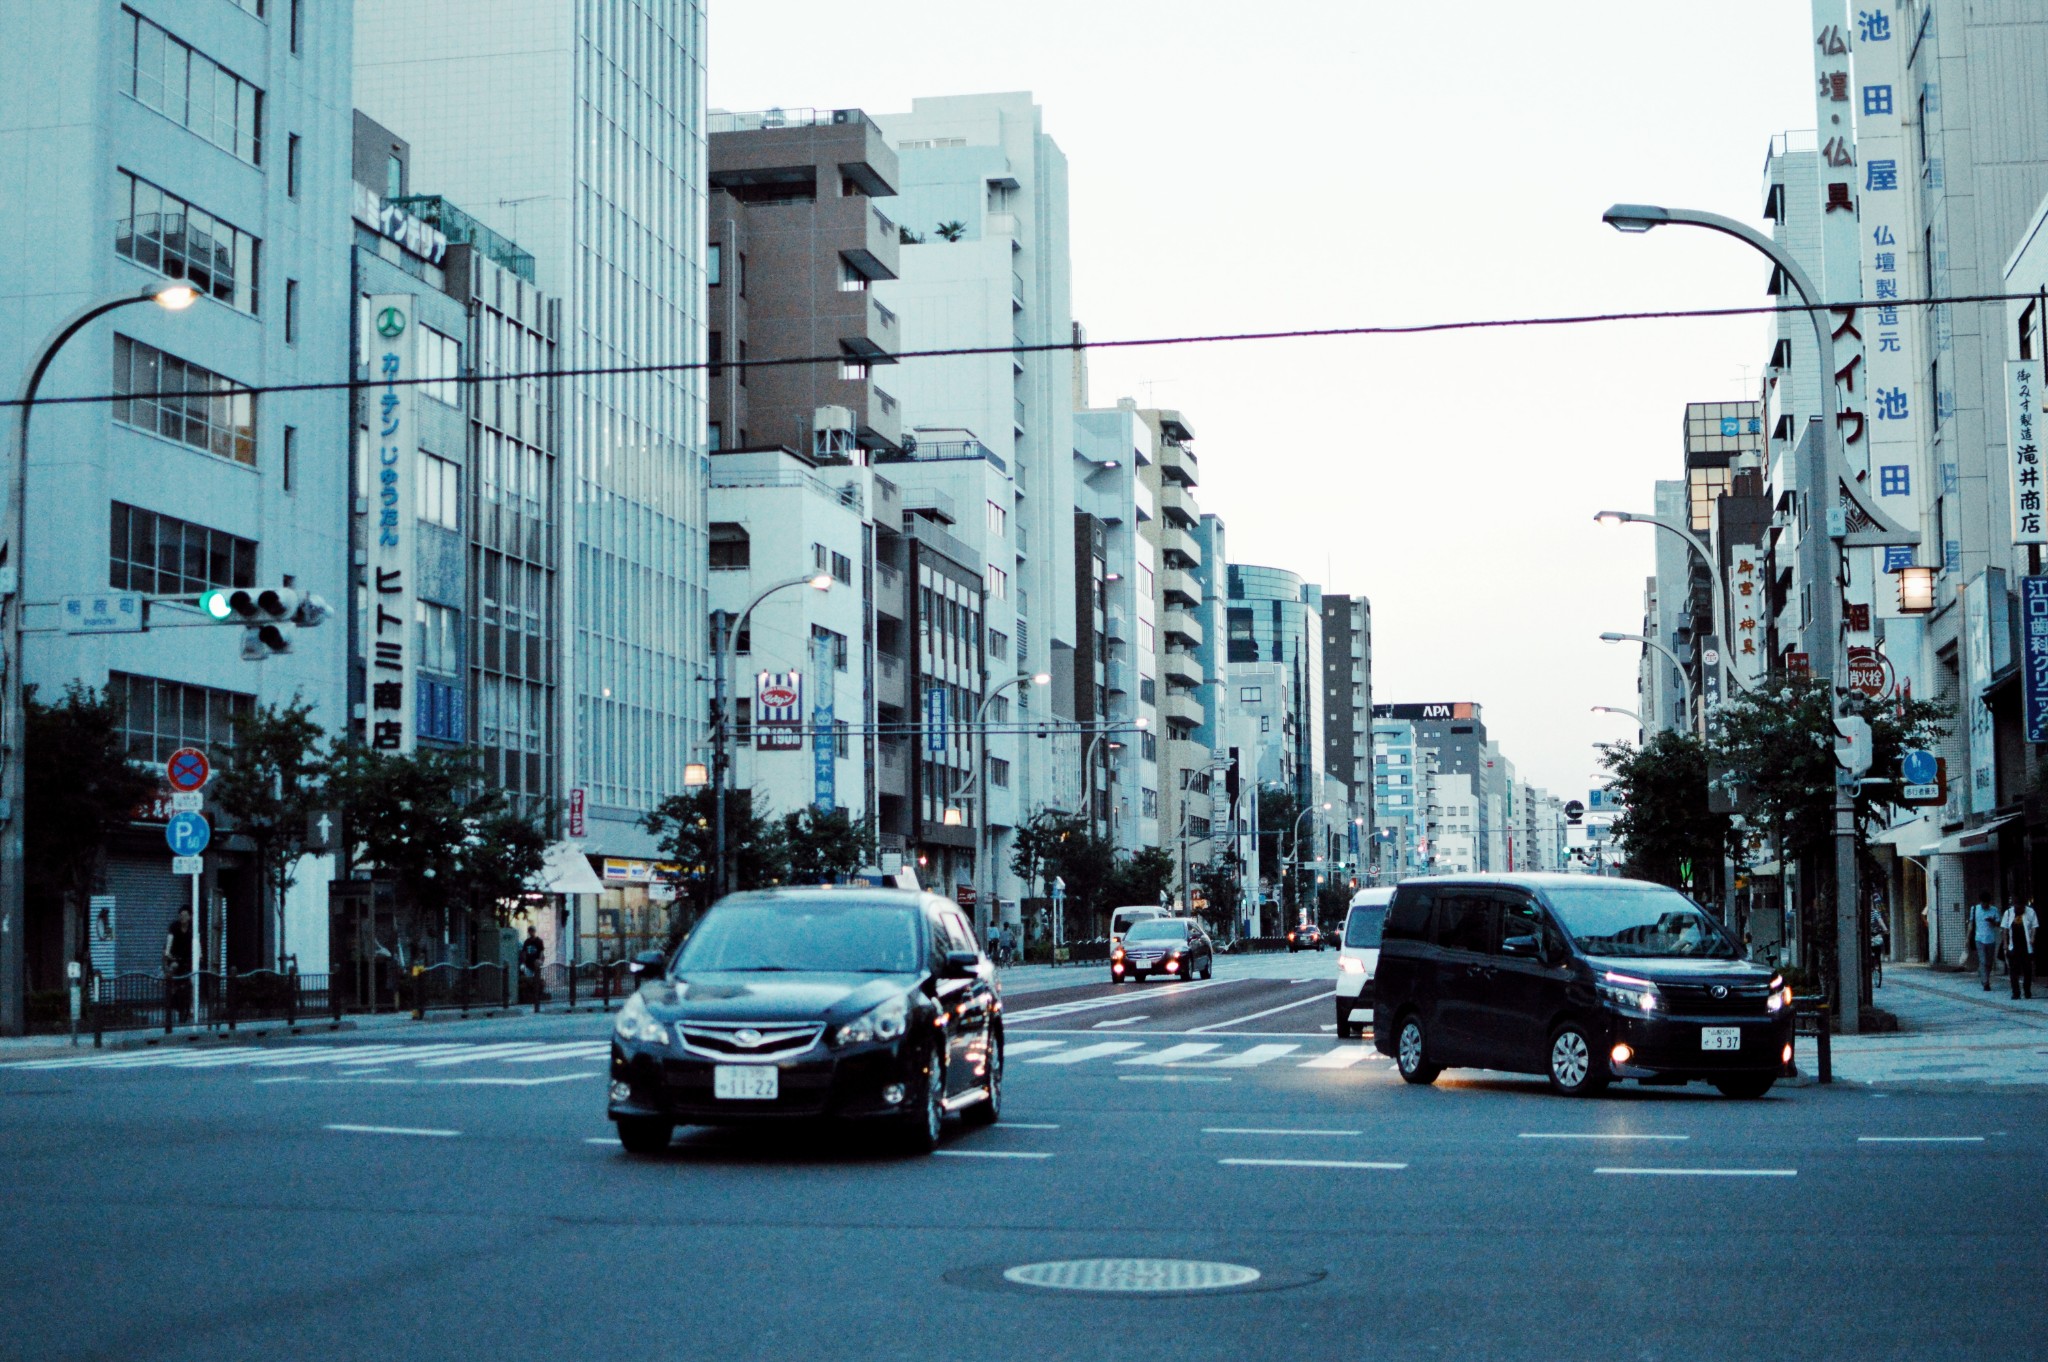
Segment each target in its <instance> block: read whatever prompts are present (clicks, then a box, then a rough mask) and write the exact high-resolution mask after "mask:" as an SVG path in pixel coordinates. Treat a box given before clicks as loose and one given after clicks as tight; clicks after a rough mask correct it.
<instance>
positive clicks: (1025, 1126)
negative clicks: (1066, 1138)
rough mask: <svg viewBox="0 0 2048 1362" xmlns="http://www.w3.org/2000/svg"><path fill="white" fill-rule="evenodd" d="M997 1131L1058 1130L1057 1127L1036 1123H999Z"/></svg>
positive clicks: (997, 1123)
mask: <svg viewBox="0 0 2048 1362" xmlns="http://www.w3.org/2000/svg"><path fill="white" fill-rule="evenodd" d="M996 1129H997V1130H1058V1129H1059V1127H1058V1126H1056V1125H1045V1124H1043V1123H1041V1122H1036V1121H998V1122H996Z"/></svg>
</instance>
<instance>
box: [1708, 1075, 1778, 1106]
mask: <svg viewBox="0 0 2048 1362" xmlns="http://www.w3.org/2000/svg"><path fill="white" fill-rule="evenodd" d="M1777 1081H1778V1076H1777V1075H1776V1074H1731V1075H1730V1076H1728V1077H1727V1078H1717V1079H1715V1080H1714V1086H1715V1087H1716V1088H1718V1089H1720V1090H1721V1095H1722V1096H1723V1097H1734V1098H1737V1099H1740V1100H1742V1101H1753V1100H1755V1099H1756V1098H1759V1097H1762V1096H1763V1095H1764V1094H1765V1093H1767V1092H1769V1091H1770V1090H1771V1085H1772V1084H1773V1083H1776V1082H1777Z"/></svg>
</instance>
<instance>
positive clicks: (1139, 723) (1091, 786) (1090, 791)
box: [1081, 715, 1146, 836]
mask: <svg viewBox="0 0 2048 1362" xmlns="http://www.w3.org/2000/svg"><path fill="white" fill-rule="evenodd" d="M1145 728H1146V720H1145V718H1144V716H1143V715H1140V716H1139V717H1138V718H1137V719H1135V720H1133V721H1132V723H1131V726H1130V727H1129V728H1103V729H1098V730H1097V731H1096V734H1095V736H1094V737H1092V738H1090V739H1089V740H1088V751H1087V754H1086V755H1085V756H1083V757H1082V758H1081V772H1082V778H1083V779H1084V780H1085V781H1086V782H1087V784H1086V785H1085V786H1084V787H1083V789H1082V793H1081V799H1082V805H1081V807H1082V808H1083V809H1084V810H1086V811H1087V815H1088V832H1089V835H1090V836H1093V835H1094V833H1095V753H1096V752H1097V750H1098V749H1099V748H1100V747H1101V744H1102V740H1103V739H1104V738H1106V737H1108V736H1109V735H1110V734H1112V733H1129V732H1133V731H1136V732H1140V733H1142V732H1144V731H1145ZM1121 746H1123V744H1122V743H1117V742H1112V743H1110V745H1109V748H1110V750H1111V751H1112V752H1113V751H1115V750H1116V749H1117V748H1119V747H1121ZM1109 783H1110V782H1109V781H1107V780H1105V781H1104V782H1103V786H1104V788H1107V787H1108V785H1109ZM1105 821H1107V820H1105Z"/></svg>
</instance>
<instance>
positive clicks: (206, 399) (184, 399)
mask: <svg viewBox="0 0 2048 1362" xmlns="http://www.w3.org/2000/svg"><path fill="white" fill-rule="evenodd" d="M236 386H237V385H235V384H234V383H231V382H230V381H228V380H227V379H225V378H222V377H221V376H220V375H219V374H217V373H214V372H213V371H212V370H211V369H202V368H200V367H199V366H198V365H196V364H187V363H186V362H185V361H184V360H182V359H178V358H176V357H174V356H171V355H167V354H165V353H164V352H163V351H161V350H159V349H157V348H156V347H155V346H153V345H144V344H143V343H142V342H141V341H139V340H130V339H129V338H128V337H126V336H119V335H117V336H115V337H114V392H115V393H116V394H117V396H116V399H115V401H114V419H115V420H116V421H119V422H120V423H121V424H123V425H125V426H132V427H134V428H135V429H137V430H146V431H148V432H150V433H151V434H154V435H160V436H162V437H163V438H164V439H166V440H175V441H177V442H178V443H179V444H182V445H187V446H189V447H191V448H193V449H197V450H200V451H201V452H203V453H207V454H217V455H219V456H220V457H221V458H223V459H233V460H234V461H235V462H236V463H245V464H249V465H252V466H253V465H254V464H255V462H256V397H255V394H253V393H247V392H237V391H234V389H235V388H236ZM159 394H163V395H162V396H159ZM180 394H182V395H180Z"/></svg>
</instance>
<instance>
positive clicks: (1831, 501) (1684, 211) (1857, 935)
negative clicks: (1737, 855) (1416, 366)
mask: <svg viewBox="0 0 2048 1362" xmlns="http://www.w3.org/2000/svg"><path fill="white" fill-rule="evenodd" d="M1601 220H1602V221H1604V222H1606V223H1607V224H1608V225H1609V226H1611V227H1613V228H1615V229H1616V230H1617V231H1622V232H1647V231H1649V230H1650V229H1651V228H1653V227H1660V226H1664V225H1666V224H1676V225H1679V226H1684V227H1704V228H1706V229H1708V230H1709V231H1714V232H1720V233H1723V234H1724V235H1727V236H1732V237H1734V238H1736V239H1737V240H1738V241H1741V242H1743V243H1744V244H1745V245H1747V246H1749V247H1751V248H1752V249H1754V250H1756V251H1758V252H1760V253H1761V254H1762V255H1764V256H1765V257H1766V258H1767V259H1769V260H1770V261H1771V263H1772V264H1774V265H1776V266H1777V267H1778V268H1779V269H1780V270H1783V271H1784V274H1785V278H1786V280H1787V281H1788V282H1789V283H1790V284H1791V285H1792V289H1793V292H1795V293H1797V294H1798V295H1799V298H1800V301H1801V302H1803V303H1805V304H1806V315H1807V317H1808V318H1809V319H1810V320H1811V321H1812V323H1813V339H1814V345H1815V347H1816V349H1817V351H1818V354H1819V359H1820V369H1819V373H1820V431H1819V432H1818V436H1817V438H1815V439H1812V440H1810V441H1808V442H1807V457H1806V458H1805V459H1804V460H1803V461H1802V462H1801V466H1800V473H1799V485H1800V510H1801V512H1802V514H1801V517H1800V519H1801V521H1802V525H1801V529H1800V536H1799V556H1800V565H1799V566H1800V577H1801V578H1802V579H1803V580H1804V581H1805V582H1806V583H1807V585H1808V586H1809V588H1812V589H1811V590H1810V591H1809V595H1810V597H1811V599H1812V602H1813V627H1812V633H1811V638H1810V642H1809V643H1808V645H1807V649H1808V652H1809V654H1810V655H1812V666H1813V672H1814V674H1815V675H1818V676H1824V677H1826V678H1827V680H1828V686H1829V689H1828V701H1829V704H1828V709H1829V713H1830V715H1832V714H1833V713H1834V712H1835V707H1836V706H1837V705H1839V704H1840V702H1841V697H1842V696H1843V695H1845V694H1846V693H1847V691H1848V679H1849V678H1848V675H1847V672H1848V658H1847V655H1846V649H1845V648H1844V646H1843V639H1842V591H1841V582H1842V561H1841V557H1842V555H1841V550H1842V549H1843V548H1849V547H1881V546H1884V545H1892V544H1897V545H1915V544H1918V543H1919V542H1920V533H1919V531H1917V530H1912V529H1908V528H1905V527H1903V526H1901V525H1899V524H1898V523H1897V522H1896V521H1894V520H1893V519H1892V518H1891V517H1890V516H1888V515H1886V514H1884V513H1883V512H1882V511H1880V510H1878V508H1877V507H1876V506H1875V505H1873V504H1872V503H1871V502H1870V500H1869V499H1868V498H1867V497H1865V496H1864V495H1863V491H1862V488H1861V486H1860V485H1859V484H1858V483H1857V481H1856V479H1855V478H1854V477H1853V476H1851V475H1850V473H1849V469H1848V463H1847V461H1846V460H1845V459H1844V457H1843V455H1842V453H1841V440H1842V435H1841V429H1840V427H1839V425H1838V424H1837V422H1836V419H1835V417H1836V410H1835V408H1836V399H1835V383H1834V376H1835V338H1834V332H1833V330H1832V329H1831V328H1830V326H1829V322H1828V315H1827V314H1828V308H1827V307H1826V305H1825V301H1824V300H1823V299H1822V298H1821V296H1820V291H1819V290H1818V289H1816V288H1815V287H1814V285H1813V281H1812V280H1811V279H1809V278H1807V275H1806V271H1805V270H1803V269H1801V268H1800V267H1799V262H1798V261H1797V260H1795V259H1793V258H1792V256H1791V255H1790V254H1788V253H1787V252H1785V251H1784V250H1782V249H1780V248H1779V246H1778V244H1777V243H1776V242H1774V241H1772V240H1771V239H1770V238H1769V237H1767V236H1765V235H1764V234H1763V233H1761V232H1759V231H1757V230H1755V229H1754V228H1752V227H1748V226H1745V225H1744V224H1742V223H1740V222H1737V221H1735V220H1734V219H1733V218H1727V217H1722V216H1721V215H1720V214H1718V213H1703V212H1700V211H1699V210H1697V209H1691V208H1665V207H1661V206H1658V205H1655V204H1634V203H1618V204H1616V205H1614V207H1612V208H1610V209H1608V210H1607V211H1606V213H1604V214H1602V215H1601ZM1843 500H1847V501H1848V502H1849V504H1850V505H1851V506H1853V507H1855V508H1856V510H1857V511H1859V512H1860V513H1861V514H1862V515H1863V516H1864V517H1866V518H1867V519H1868V520H1869V521H1870V527H1869V528H1867V529H1858V530H1854V531H1852V530H1850V528H1849V524H1848V516H1847V514H1846V513H1845V512H1844V510H1843V509H1842V506H1841V503H1842V501H1843ZM1856 841H1857V837H1856V792H1855V789H1854V787H1853V786H1849V785H1844V784H1842V783H1841V782H1839V781H1837V782H1836V783H1835V1009H1836V1015H1838V1016H1839V1017H1841V1019H1842V1030H1843V1031H1844V1032H1845V1033H1846V1034H1849V1035H1854V1034H1856V1033H1857V1032H1858V1031H1860V1030H1862V1021H1863V1018H1862V1001H1861V998H1860V996H1859V994H1860V990H1861V988H1862V980H1863V924H1862V919H1861V918H1860V916H1859V910H1858V906H1857V899H1858V888H1857V882H1856V879H1857V877H1856Z"/></svg>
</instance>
